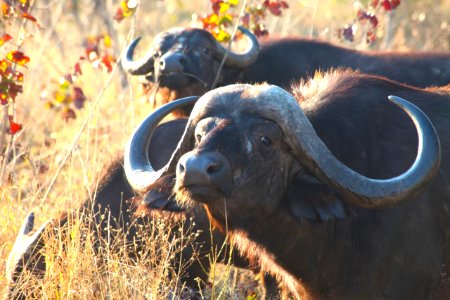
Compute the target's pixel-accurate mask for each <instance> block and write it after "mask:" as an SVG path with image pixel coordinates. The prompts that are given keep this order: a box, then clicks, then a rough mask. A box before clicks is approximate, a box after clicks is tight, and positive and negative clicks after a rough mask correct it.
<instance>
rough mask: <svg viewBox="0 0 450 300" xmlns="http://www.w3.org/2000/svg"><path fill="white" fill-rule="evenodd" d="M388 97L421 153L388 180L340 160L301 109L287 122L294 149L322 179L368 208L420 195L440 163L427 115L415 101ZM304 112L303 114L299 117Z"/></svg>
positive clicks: (345, 195) (348, 199)
mask: <svg viewBox="0 0 450 300" xmlns="http://www.w3.org/2000/svg"><path fill="white" fill-rule="evenodd" d="M389 100H391V101H392V102H394V103H395V104H396V105H398V106H399V107H400V108H402V109H403V110H404V111H405V112H406V113H407V114H408V115H409V117H410V118H411V120H412V121H413V122H414V125H415V127H416V130H417V133H418V141H419V143H418V153H417V156H416V159H415V161H414V163H413V164H412V166H411V167H410V168H409V169H408V170H407V171H406V172H404V173H403V174H400V175H398V176H397V177H393V178H389V179H372V178H368V177H365V176H363V175H361V174H358V173H357V172H355V171H353V170H352V169H350V168H348V167H347V166H345V165H344V164H343V163H341V162H340V161H339V160H338V159H336V157H335V156H334V155H333V154H331V152H330V150H329V149H328V148H327V147H326V146H325V144H324V143H323V142H322V141H321V140H320V139H319V137H318V136H317V135H316V133H315V131H314V129H313V127H312V125H311V123H310V122H309V120H308V119H307V118H306V116H305V115H304V114H303V112H301V114H298V115H297V116H296V117H295V118H293V119H291V120H289V121H288V122H290V123H291V125H292V127H293V128H292V131H291V132H295V133H296V137H295V141H294V147H293V148H294V149H295V150H294V152H296V155H297V156H298V157H299V158H300V160H301V161H302V162H303V163H304V164H305V165H306V166H307V168H308V169H309V170H310V171H311V172H312V173H313V174H314V175H315V176H317V177H318V178H319V179H320V180H321V181H323V182H324V183H327V184H329V185H331V186H333V187H334V188H335V189H336V190H337V191H338V192H339V193H340V194H341V195H342V196H343V199H344V200H345V201H346V202H349V203H352V204H354V205H357V206H361V207H365V208H382V207H387V206H391V205H394V204H396V203H398V202H400V201H402V200H407V199H411V198H413V197H415V196H417V195H418V194H419V193H420V192H422V191H423V189H424V188H425V187H426V186H427V185H428V184H429V183H430V182H431V180H432V179H433V178H434V176H435V175H436V173H437V172H438V169H439V165H440V157H441V153H440V143H439V137H438V135H437V133H436V131H435V129H434V127H433V124H432V123H431V121H430V120H429V119H428V117H427V116H426V115H425V114H424V113H423V112H422V111H421V110H420V109H419V108H418V107H417V106H415V105H414V104H412V103H410V102H408V101H406V100H404V99H402V98H399V97H396V96H389ZM300 115H301V117H300Z"/></svg>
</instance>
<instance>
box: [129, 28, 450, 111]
mask: <svg viewBox="0 0 450 300" xmlns="http://www.w3.org/2000/svg"><path fill="white" fill-rule="evenodd" d="M240 30H241V32H242V33H243V36H244V37H245V41H246V43H247V49H246V51H244V52H242V53H237V52H233V51H231V52H228V53H227V55H226V56H225V53H226V49H225V48H224V47H223V46H222V45H221V44H220V43H218V42H217V41H216V40H215V38H214V37H213V36H212V35H211V34H210V33H209V32H207V31H205V30H202V29H195V28H183V27H177V28H172V29H169V30H167V31H164V32H161V33H159V34H158V35H157V36H156V37H155V39H154V40H153V43H152V45H151V46H150V49H149V50H148V51H147V53H146V54H145V55H144V56H143V57H142V58H140V59H137V60H135V61H133V52H134V49H135V47H136V46H137V44H138V42H139V40H140V39H139V38H138V39H136V40H134V41H133V42H132V43H131V44H130V45H129V46H128V48H127V50H126V52H125V54H124V56H123V57H122V60H121V62H122V66H123V68H124V70H125V71H127V72H128V73H130V74H132V75H145V78H146V79H147V80H148V84H149V85H150V87H149V88H148V94H149V96H150V102H151V103H152V105H153V106H154V107H158V106H161V105H162V104H164V103H167V102H169V101H172V100H175V99H177V98H181V97H186V96H193V95H197V96H201V95H203V94H204V93H205V92H207V91H209V90H210V89H212V88H214V87H217V86H224V85H227V84H232V83H236V82H243V83H261V82H268V83H271V84H275V85H278V86H281V87H283V88H289V86H290V85H291V84H292V83H293V82H295V81H297V80H299V79H300V78H303V79H305V78H307V77H308V76H312V75H314V73H315V72H316V71H318V70H322V71H325V70H329V69H332V68H338V67H345V68H351V69H353V70H359V71H362V72H364V73H369V74H375V75H381V76H384V77H387V78H389V79H392V80H395V81H398V82H401V83H407V84H410V85H414V86H418V87H427V86H442V85H447V84H449V83H450V53H444V52H440V53H439V52H396V51H391V52H385V51H384V52H381V51H380V52H378V51H356V50H351V49H347V48H343V47H339V46H336V45H333V44H330V43H328V42H323V41H320V40H315V39H307V38H299V37H286V38H266V39H263V40H262V41H261V46H259V42H258V39H257V38H256V37H255V36H254V35H253V34H252V33H251V32H249V31H248V30H247V29H245V28H243V27H240ZM224 57H225V58H224ZM222 60H224V65H223V69H221V70H220V66H221V62H222ZM219 70H220V71H219ZM189 110H190V107H188V108H184V109H182V110H180V111H176V112H175V115H183V116H186V115H189Z"/></svg>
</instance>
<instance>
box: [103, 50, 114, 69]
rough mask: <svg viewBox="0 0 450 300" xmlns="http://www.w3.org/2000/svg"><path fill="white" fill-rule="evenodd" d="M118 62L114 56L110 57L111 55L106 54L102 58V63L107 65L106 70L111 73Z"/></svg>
mask: <svg viewBox="0 0 450 300" xmlns="http://www.w3.org/2000/svg"><path fill="white" fill-rule="evenodd" d="M115 61H116V59H115V58H114V56H112V55H110V54H105V55H103V56H102V63H103V64H104V65H105V67H106V69H107V70H108V72H111V71H112V69H113V65H112V64H113V63H114V62H115Z"/></svg>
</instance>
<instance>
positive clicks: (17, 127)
mask: <svg viewBox="0 0 450 300" xmlns="http://www.w3.org/2000/svg"><path fill="white" fill-rule="evenodd" d="M8 118H9V133H11V134H12V135H14V134H16V133H17V132H18V131H20V130H21V129H22V124H19V123H16V122H14V121H13V117H12V116H8Z"/></svg>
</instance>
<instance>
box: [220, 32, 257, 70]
mask: <svg viewBox="0 0 450 300" xmlns="http://www.w3.org/2000/svg"><path fill="white" fill-rule="evenodd" d="M238 28H239V30H240V31H241V32H242V33H243V34H244V35H245V36H246V37H247V39H248V41H249V45H248V49H247V51H245V52H244V53H235V52H231V51H230V50H228V49H227V48H225V47H224V46H222V45H221V44H220V43H219V42H217V43H216V49H215V51H214V53H213V54H214V57H215V58H216V59H217V60H221V59H222V58H223V57H224V56H226V59H225V65H226V66H229V67H236V68H244V67H246V66H248V65H250V64H251V63H253V62H254V61H255V60H256V58H257V57H258V54H259V43H258V39H257V38H256V36H255V35H254V34H253V33H251V32H250V31H249V30H248V29H246V28H244V27H242V26H239V27H238Z"/></svg>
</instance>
